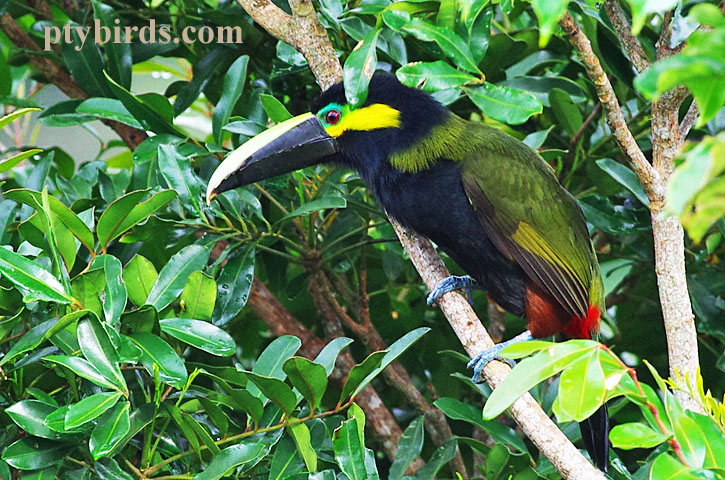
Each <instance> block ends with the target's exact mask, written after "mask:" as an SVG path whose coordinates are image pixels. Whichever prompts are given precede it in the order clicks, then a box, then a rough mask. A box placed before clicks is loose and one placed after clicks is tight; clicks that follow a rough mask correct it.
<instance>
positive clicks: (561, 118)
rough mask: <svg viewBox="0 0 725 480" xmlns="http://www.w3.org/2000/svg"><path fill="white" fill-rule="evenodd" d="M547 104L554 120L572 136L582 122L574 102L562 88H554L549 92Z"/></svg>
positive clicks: (582, 119)
mask: <svg viewBox="0 0 725 480" xmlns="http://www.w3.org/2000/svg"><path fill="white" fill-rule="evenodd" d="M549 105H551V110H552V111H553V112H554V117H555V118H556V121H557V122H558V123H559V125H561V126H563V127H564V130H566V133H568V134H569V137H570V138H573V137H574V135H576V132H577V131H578V130H579V128H581V126H582V125H583V124H584V118H583V117H582V114H581V111H580V110H579V107H578V106H577V104H576V102H574V100H572V98H571V96H569V94H568V93H567V92H565V91H564V90H562V89H560V88H554V89H552V90H551V91H550V92H549Z"/></svg>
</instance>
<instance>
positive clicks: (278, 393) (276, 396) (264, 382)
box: [245, 372, 297, 416]
mask: <svg viewBox="0 0 725 480" xmlns="http://www.w3.org/2000/svg"><path fill="white" fill-rule="evenodd" d="M245 373H246V375H247V377H248V378H249V380H250V381H251V382H253V383H254V384H255V385H256V386H257V388H259V390H260V391H261V392H262V393H263V394H264V396H265V397H267V398H268V399H270V400H271V401H272V402H274V404H275V405H277V406H278V407H279V408H281V409H282V411H283V412H284V414H285V416H290V415H291V414H292V411H293V410H294V409H295V407H296V406H297V395H295V393H294V392H293V391H292V389H291V388H290V387H289V386H288V385H287V384H286V383H284V382H283V381H282V380H279V379H277V378H272V377H265V376H262V375H258V374H256V373H252V372H245Z"/></svg>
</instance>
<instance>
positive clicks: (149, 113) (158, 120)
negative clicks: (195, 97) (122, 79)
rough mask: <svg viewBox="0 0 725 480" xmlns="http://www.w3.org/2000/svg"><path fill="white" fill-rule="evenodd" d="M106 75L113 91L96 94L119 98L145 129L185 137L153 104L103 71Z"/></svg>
mask: <svg viewBox="0 0 725 480" xmlns="http://www.w3.org/2000/svg"><path fill="white" fill-rule="evenodd" d="M103 74H104V75H105V76H106V81H107V82H108V84H109V85H110V87H111V90H112V91H113V93H112V94H109V95H94V96H98V97H113V96H115V97H116V98H118V99H119V100H120V101H121V103H123V106H124V107H126V109H127V110H128V111H129V112H130V113H131V115H133V116H134V118H135V119H136V120H137V121H138V122H139V123H140V124H141V125H142V126H143V129H144V130H150V131H152V132H154V133H156V134H157V135H158V134H162V133H168V134H171V135H175V136H177V137H184V134H183V133H181V132H180V131H178V130H177V129H176V128H175V127H174V126H173V125H171V124H170V123H169V122H168V121H167V120H166V119H165V118H164V116H163V115H161V114H160V113H159V112H157V111H156V110H155V109H154V108H153V107H152V106H149V105H148V104H146V103H145V102H144V101H143V99H141V98H139V97H137V96H136V95H134V94H132V93H131V92H129V91H128V90H127V89H125V88H124V87H122V86H121V85H119V84H118V83H116V81H115V80H113V79H112V78H111V77H109V76H108V74H107V73H106V72H103Z"/></svg>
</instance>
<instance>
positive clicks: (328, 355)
mask: <svg viewBox="0 0 725 480" xmlns="http://www.w3.org/2000/svg"><path fill="white" fill-rule="evenodd" d="M351 343H352V338H347V337H337V338H335V339H333V340H331V341H330V342H329V343H328V344H327V345H325V347H324V348H323V349H322V350H320V353H318V354H317V357H315V363H318V364H320V365H322V366H323V367H325V374H326V375H327V376H330V374H331V373H332V371H333V370H334V369H335V361H336V360H337V356H338V355H339V354H340V352H341V351H342V349H343V348H345V347H347V346H348V345H350V344H351Z"/></svg>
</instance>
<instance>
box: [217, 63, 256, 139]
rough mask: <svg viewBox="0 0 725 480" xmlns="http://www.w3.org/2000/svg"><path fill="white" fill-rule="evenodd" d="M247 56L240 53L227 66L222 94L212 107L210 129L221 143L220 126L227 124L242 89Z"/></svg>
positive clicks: (245, 75)
mask: <svg viewBox="0 0 725 480" xmlns="http://www.w3.org/2000/svg"><path fill="white" fill-rule="evenodd" d="M248 63H249V56H248V55H242V56H241V57H239V58H237V59H236V60H235V61H234V63H232V65H231V66H230V67H229V69H228V70H227V73H225V74H224V86H223V87H222V96H221V98H220V99H219V101H218V102H217V104H216V106H215V107H214V112H213V113H212V117H211V125H212V131H213V133H214V141H215V142H216V143H217V144H219V145H221V143H222V140H223V134H224V132H223V130H222V127H223V126H224V125H226V124H227V122H228V121H229V117H230V116H231V114H232V111H233V110H234V106H235V105H236V104H237V101H238V100H239V97H240V96H241V95H242V92H243V91H244V83H245V81H246V77H247V64H248Z"/></svg>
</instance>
